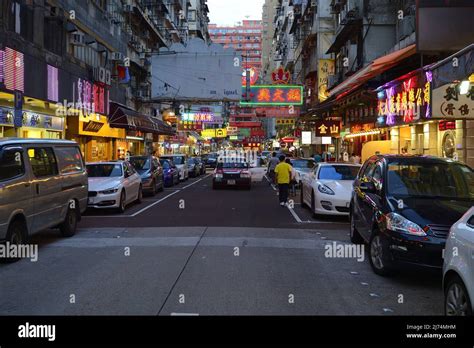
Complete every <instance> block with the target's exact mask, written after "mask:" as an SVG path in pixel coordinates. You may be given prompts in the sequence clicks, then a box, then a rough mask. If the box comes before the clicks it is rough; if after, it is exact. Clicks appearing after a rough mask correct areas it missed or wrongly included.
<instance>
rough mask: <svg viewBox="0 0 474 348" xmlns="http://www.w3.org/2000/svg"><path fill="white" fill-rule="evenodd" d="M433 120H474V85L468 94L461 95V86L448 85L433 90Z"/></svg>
mask: <svg viewBox="0 0 474 348" xmlns="http://www.w3.org/2000/svg"><path fill="white" fill-rule="evenodd" d="M433 118H448V119H463V118H464V119H467V118H469V119H472V118H474V83H471V84H470V85H469V87H468V88H467V91H466V93H463V94H461V93H460V84H448V85H444V86H442V87H439V88H436V89H434V90H433Z"/></svg>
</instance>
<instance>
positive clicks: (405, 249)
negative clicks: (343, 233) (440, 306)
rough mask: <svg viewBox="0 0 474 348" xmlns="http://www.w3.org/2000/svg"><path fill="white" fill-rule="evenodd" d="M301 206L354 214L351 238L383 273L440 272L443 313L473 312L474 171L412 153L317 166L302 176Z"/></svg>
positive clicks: (316, 209) (382, 274)
mask: <svg viewBox="0 0 474 348" xmlns="http://www.w3.org/2000/svg"><path fill="white" fill-rule="evenodd" d="M301 204H302V205H303V206H310V207H311V211H312V212H313V214H315V215H316V214H318V215H319V214H321V215H322V214H324V215H349V220H350V239H351V241H352V242H353V243H356V244H367V245H368V254H369V262H370V265H371V267H372V269H373V271H374V272H375V273H376V274H378V275H381V276H389V275H392V274H394V273H396V272H397V271H400V270H402V269H406V268H407V267H408V268H432V269H441V268H443V291H444V294H445V312H446V314H448V315H470V314H472V310H473V302H472V299H473V298H474V297H473V296H474V171H473V170H472V169H471V168H470V167H468V166H467V165H464V164H462V163H459V162H455V161H452V160H449V159H444V158H438V157H432V156H407V155H403V156H400V155H377V156H373V157H371V158H369V159H368V160H367V161H366V162H365V163H364V164H363V166H359V165H355V164H346V163H319V164H316V165H315V166H314V168H313V169H312V170H311V171H310V173H309V174H308V173H306V174H304V175H303V176H302V180H301ZM443 255H444V256H443Z"/></svg>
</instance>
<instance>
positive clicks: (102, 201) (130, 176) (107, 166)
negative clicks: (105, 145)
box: [86, 161, 143, 213]
mask: <svg viewBox="0 0 474 348" xmlns="http://www.w3.org/2000/svg"><path fill="white" fill-rule="evenodd" d="M86 167H87V174H88V176H89V199H88V204H87V206H88V207H89V208H115V209H117V210H118V211H119V212H121V213H123V212H124V211H125V208H126V206H127V204H129V203H132V202H134V201H138V202H141V201H142V197H143V193H142V180H141V177H140V175H139V174H138V173H137V171H136V170H135V168H133V166H132V165H131V164H130V163H129V162H127V161H117V162H97V163H87V164H86Z"/></svg>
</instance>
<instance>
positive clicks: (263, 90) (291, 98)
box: [240, 85, 303, 106]
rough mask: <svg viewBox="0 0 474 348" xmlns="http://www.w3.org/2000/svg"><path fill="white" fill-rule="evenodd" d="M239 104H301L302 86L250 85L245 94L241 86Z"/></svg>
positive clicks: (244, 89)
mask: <svg viewBox="0 0 474 348" xmlns="http://www.w3.org/2000/svg"><path fill="white" fill-rule="evenodd" d="M242 97H243V99H242V101H241V102H240V104H241V105H270V106H271V105H277V106H285V105H287V106H289V105H302V104H303V87H302V86H289V85H284V86H259V85H257V86H251V87H250V93H249V95H247V91H246V88H245V86H243V87H242Z"/></svg>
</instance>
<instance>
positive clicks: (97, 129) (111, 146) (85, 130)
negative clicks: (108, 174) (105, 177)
mask: <svg viewBox="0 0 474 348" xmlns="http://www.w3.org/2000/svg"><path fill="white" fill-rule="evenodd" d="M66 136H67V138H68V139H70V140H73V141H76V142H77V143H78V144H79V146H80V148H81V151H82V154H83V156H84V158H85V159H86V161H87V162H97V161H110V160H116V159H119V151H118V149H119V148H120V141H121V139H124V138H125V130H123V129H117V128H111V127H110V125H109V124H108V122H107V117H106V116H103V115H91V116H70V117H68V129H67V134H66Z"/></svg>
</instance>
